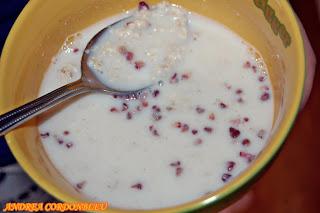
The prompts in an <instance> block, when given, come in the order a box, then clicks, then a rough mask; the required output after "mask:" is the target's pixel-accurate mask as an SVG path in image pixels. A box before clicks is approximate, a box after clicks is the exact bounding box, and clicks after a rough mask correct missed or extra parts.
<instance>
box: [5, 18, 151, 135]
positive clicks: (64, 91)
mask: <svg viewBox="0 0 320 213" xmlns="http://www.w3.org/2000/svg"><path fill="white" fill-rule="evenodd" d="M128 18H129V17H126V18H123V19H120V20H119V21H117V22H115V23H113V24H111V25H109V26H107V27H105V28H103V29H102V30H101V31H99V32H98V33H97V34H96V35H95V36H94V37H93V38H92V39H91V40H90V41H89V42H88V44H87V46H86V48H85V50H84V51H83V54H82V58H81V78H80V79H79V80H77V81H75V82H72V83H70V84H67V85H65V86H62V87H60V88H58V89H56V90H54V91H52V92H50V93H48V94H46V95H43V96H41V97H39V98H37V99H35V100H33V101H31V102H29V103H26V104H24V105H22V106H20V107H17V108H15V109H13V110H11V111H9V112H7V113H4V114H2V115H0V136H3V135H5V134H6V133H8V132H9V131H10V130H12V129H14V128H16V127H17V126H19V125H21V124H23V123H25V122H26V121H28V120H30V119H31V118H33V117H35V116H37V115H39V114H40V113H42V112H45V111H47V110H49V109H50V108H52V107H54V106H56V105H58V104H60V103H62V102H64V101H66V100H68V99H70V98H72V97H75V96H77V95H80V94H84V93H90V92H103V93H106V94H108V95H113V96H117V97H123V98H125V99H137V98H138V97H139V96H140V95H141V93H142V92H143V91H144V90H146V89H147V88H148V87H144V88H141V89H138V90H133V91H122V90H116V89H113V88H111V87H108V85H105V84H103V83H102V82H101V81H100V80H99V79H98V78H97V77H96V76H95V74H94V73H93V72H92V70H91V69H90V67H89V66H88V59H89V56H90V51H91V48H92V47H93V46H94V45H95V44H96V42H97V41H98V40H99V38H100V37H101V36H102V35H103V34H104V33H105V32H106V31H108V30H109V29H110V28H111V27H113V26H114V25H116V24H119V23H120V22H122V21H124V20H126V19H128Z"/></svg>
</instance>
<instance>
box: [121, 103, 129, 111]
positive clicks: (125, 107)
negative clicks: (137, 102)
mask: <svg viewBox="0 0 320 213" xmlns="http://www.w3.org/2000/svg"><path fill="white" fill-rule="evenodd" d="M128 109H129V106H128V104H127V103H122V112H124V111H127V110H128Z"/></svg>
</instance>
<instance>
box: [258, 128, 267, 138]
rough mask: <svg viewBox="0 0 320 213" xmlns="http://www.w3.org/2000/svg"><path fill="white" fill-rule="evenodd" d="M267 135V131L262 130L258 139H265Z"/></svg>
mask: <svg viewBox="0 0 320 213" xmlns="http://www.w3.org/2000/svg"><path fill="white" fill-rule="evenodd" d="M265 134H266V131H265V130H263V129H261V130H259V132H258V134H257V136H258V138H260V139H263V138H264V136H265Z"/></svg>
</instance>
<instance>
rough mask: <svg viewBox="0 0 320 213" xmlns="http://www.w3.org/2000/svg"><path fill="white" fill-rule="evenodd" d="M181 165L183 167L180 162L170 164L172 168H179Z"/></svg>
mask: <svg viewBox="0 0 320 213" xmlns="http://www.w3.org/2000/svg"><path fill="white" fill-rule="evenodd" d="M180 165H181V162H180V161H175V162H172V163H170V166H172V167H178V166H180Z"/></svg>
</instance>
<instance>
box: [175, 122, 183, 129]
mask: <svg viewBox="0 0 320 213" xmlns="http://www.w3.org/2000/svg"><path fill="white" fill-rule="evenodd" d="M173 125H174V127H176V128H181V127H182V123H181V122H179V121H177V122H175V123H174V124H173Z"/></svg>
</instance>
